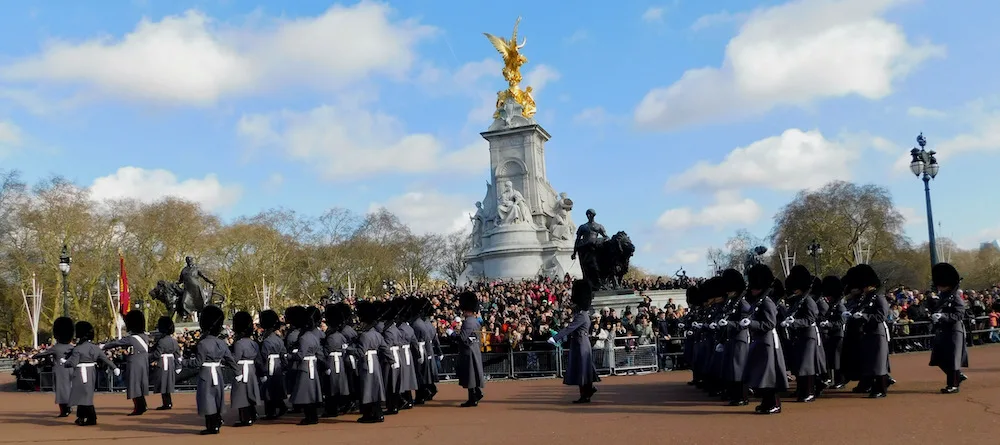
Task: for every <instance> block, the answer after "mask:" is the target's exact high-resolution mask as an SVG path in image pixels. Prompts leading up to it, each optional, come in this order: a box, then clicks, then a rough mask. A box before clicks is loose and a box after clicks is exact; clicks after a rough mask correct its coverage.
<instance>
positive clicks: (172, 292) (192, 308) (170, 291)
mask: <svg viewBox="0 0 1000 445" xmlns="http://www.w3.org/2000/svg"><path fill="white" fill-rule="evenodd" d="M184 262H185V263H186V264H187V265H186V266H185V267H184V268H183V269H181V275H180V278H179V279H178V280H177V282H176V283H174V282H169V281H166V280H160V281H158V282H157V283H156V287H154V288H153V289H152V290H150V291H149V296H150V297H152V298H153V299H155V300H157V301H160V302H162V303H163V304H164V305H165V306H166V307H167V316H168V317H170V318H171V319H173V318H174V316H175V315H179V316H180V317H181V318H182V319H188V318H189V317H190V316H191V315H193V314H196V313H198V312H200V311H201V310H202V309H204V308H205V306H208V305H217V306H218V305H221V304H222V303H223V302H224V301H225V300H226V299H225V297H224V296H223V295H222V294H220V293H218V292H216V291H215V282H214V281H212V280H210V279H209V278H208V277H206V276H205V274H203V273H202V272H201V270H199V269H198V266H196V265H195V264H194V258H191V257H187V258H184ZM199 278H201V279H202V280H205V282H206V283H208V284H209V285H210V286H211V287H210V288H206V287H205V286H202V285H201V283H199V282H198V279H199ZM206 296H207V298H206Z"/></svg>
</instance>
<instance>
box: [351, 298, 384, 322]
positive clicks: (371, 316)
mask: <svg viewBox="0 0 1000 445" xmlns="http://www.w3.org/2000/svg"><path fill="white" fill-rule="evenodd" d="M354 309H355V310H356V311H357V313H358V320H360V321H361V322H362V323H365V324H368V325H373V324H375V322H376V321H378V316H379V313H378V310H379V309H378V305H376V304H375V303H374V302H371V301H368V300H358V302H357V303H355V304H354Z"/></svg>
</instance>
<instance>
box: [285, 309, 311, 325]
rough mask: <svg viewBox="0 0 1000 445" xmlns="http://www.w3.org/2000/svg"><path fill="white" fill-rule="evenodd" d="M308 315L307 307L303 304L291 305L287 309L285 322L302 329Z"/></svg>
mask: <svg viewBox="0 0 1000 445" xmlns="http://www.w3.org/2000/svg"><path fill="white" fill-rule="evenodd" d="M306 316H307V314H306V308H304V307H302V306H289V307H288V308H286V309H285V323H287V324H288V325H290V326H291V327H292V328H295V329H301V328H302V324H303V323H304V322H305V319H306Z"/></svg>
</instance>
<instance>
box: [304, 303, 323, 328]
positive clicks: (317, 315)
mask: <svg viewBox="0 0 1000 445" xmlns="http://www.w3.org/2000/svg"><path fill="white" fill-rule="evenodd" d="M322 321H323V313H321V312H320V311H319V308H317V307H316V306H307V307H305V308H303V316H302V325H301V326H299V327H300V328H301V329H302V330H304V331H311V330H313V329H316V328H317V327H318V326H319V323H320V322H322Z"/></svg>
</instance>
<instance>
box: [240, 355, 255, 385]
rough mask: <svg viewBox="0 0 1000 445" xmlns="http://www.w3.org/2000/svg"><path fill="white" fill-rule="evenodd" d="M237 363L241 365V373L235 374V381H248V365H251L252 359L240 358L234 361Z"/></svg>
mask: <svg viewBox="0 0 1000 445" xmlns="http://www.w3.org/2000/svg"><path fill="white" fill-rule="evenodd" d="M236 364H237V365H242V366H243V374H240V375H238V376H236V381H237V382H247V383H250V367H251V366H253V364H254V361H253V360H240V361H238V362H236Z"/></svg>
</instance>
